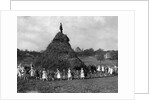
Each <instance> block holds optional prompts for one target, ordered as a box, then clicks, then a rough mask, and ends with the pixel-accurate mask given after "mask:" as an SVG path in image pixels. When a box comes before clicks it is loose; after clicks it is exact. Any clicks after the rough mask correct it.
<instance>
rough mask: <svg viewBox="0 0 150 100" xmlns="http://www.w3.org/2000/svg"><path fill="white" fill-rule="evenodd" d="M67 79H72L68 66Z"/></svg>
mask: <svg viewBox="0 0 150 100" xmlns="http://www.w3.org/2000/svg"><path fill="white" fill-rule="evenodd" d="M68 80H72V76H71V70H70V68H69V69H68Z"/></svg>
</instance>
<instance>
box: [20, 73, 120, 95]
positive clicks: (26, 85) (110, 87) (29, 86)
mask: <svg viewBox="0 0 150 100" xmlns="http://www.w3.org/2000/svg"><path fill="white" fill-rule="evenodd" d="M17 92H18V93H26V92H40V93H118V76H113V77H103V78H93V79H84V80H81V79H79V80H61V81H60V80H56V81H42V80H18V82H17Z"/></svg>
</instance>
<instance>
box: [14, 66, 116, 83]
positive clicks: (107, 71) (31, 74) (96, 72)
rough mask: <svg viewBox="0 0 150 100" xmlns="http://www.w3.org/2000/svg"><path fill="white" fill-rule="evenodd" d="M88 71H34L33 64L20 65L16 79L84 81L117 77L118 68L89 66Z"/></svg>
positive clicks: (82, 69) (81, 69)
mask: <svg viewBox="0 0 150 100" xmlns="http://www.w3.org/2000/svg"><path fill="white" fill-rule="evenodd" d="M88 68H89V69H88V70H87V69H84V68H80V69H78V70H73V69H70V68H68V69H63V70H60V69H58V68H57V69H56V70H55V71H54V70H48V69H47V70H46V69H45V68H43V69H41V70H38V69H35V67H34V66H33V64H30V67H24V66H23V65H22V64H21V63H20V64H19V65H18V67H17V78H18V79H24V80H28V79H37V80H43V81H44V80H47V81H49V80H73V79H85V78H95V77H106V76H114V75H118V67H117V66H116V65H113V66H108V65H107V66H106V65H105V66H104V65H98V66H94V65H89V66H88Z"/></svg>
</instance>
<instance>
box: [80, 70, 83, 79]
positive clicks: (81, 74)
mask: <svg viewBox="0 0 150 100" xmlns="http://www.w3.org/2000/svg"><path fill="white" fill-rule="evenodd" d="M80 77H81V79H84V70H83V68H81V73H80Z"/></svg>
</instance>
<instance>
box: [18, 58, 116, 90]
mask: <svg viewBox="0 0 150 100" xmlns="http://www.w3.org/2000/svg"><path fill="white" fill-rule="evenodd" d="M79 58H80V59H81V60H82V61H83V62H84V63H85V64H86V65H89V64H90V65H98V64H100V62H99V61H97V59H96V58H95V57H93V56H92V57H79ZM24 61H25V62H28V63H29V61H32V60H31V59H28V58H27V59H25V60H24ZM117 62H118V61H117V60H104V61H101V64H104V65H105V64H106V65H114V64H115V65H116V64H117ZM17 92H18V93H26V92H40V93H117V92H118V76H114V77H103V78H93V79H85V80H70V81H68V80H61V81H58V80H56V81H44V82H43V81H41V80H18V81H17Z"/></svg>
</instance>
